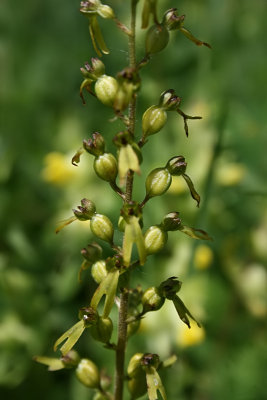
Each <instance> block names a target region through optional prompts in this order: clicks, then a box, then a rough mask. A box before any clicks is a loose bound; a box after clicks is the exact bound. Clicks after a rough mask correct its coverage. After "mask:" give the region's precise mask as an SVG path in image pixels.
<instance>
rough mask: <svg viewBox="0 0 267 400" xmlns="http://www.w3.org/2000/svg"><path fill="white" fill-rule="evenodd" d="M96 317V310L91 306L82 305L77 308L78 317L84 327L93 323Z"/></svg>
mask: <svg viewBox="0 0 267 400" xmlns="http://www.w3.org/2000/svg"><path fill="white" fill-rule="evenodd" d="M98 318H99V317H98V312H97V311H96V310H95V309H94V308H92V307H83V308H81V309H80V310H79V319H80V320H83V321H84V326H85V327H86V328H89V326H93V325H95V324H96V322H97V320H98Z"/></svg>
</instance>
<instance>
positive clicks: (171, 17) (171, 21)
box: [163, 8, 185, 31]
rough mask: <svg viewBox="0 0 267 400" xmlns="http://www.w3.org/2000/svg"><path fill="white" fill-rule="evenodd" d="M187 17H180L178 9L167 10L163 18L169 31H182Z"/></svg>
mask: <svg viewBox="0 0 267 400" xmlns="http://www.w3.org/2000/svg"><path fill="white" fill-rule="evenodd" d="M184 19H185V15H181V16H179V15H178V12H177V8H171V9H170V10H167V11H166V12H165V14H164V17H163V24H164V26H166V28H167V29H168V30H169V31H173V30H177V29H180V28H181V27H182V26H183V22H184Z"/></svg>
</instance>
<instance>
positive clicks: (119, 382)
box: [114, 0, 137, 400]
mask: <svg viewBox="0 0 267 400" xmlns="http://www.w3.org/2000/svg"><path fill="white" fill-rule="evenodd" d="M136 4H137V1H136V0H131V34H130V35H129V60H130V63H129V67H130V68H132V69H136V53H135V24H136ZM135 115H136V96H133V98H132V100H131V102H130V104H129V113H128V116H129V132H130V134H131V135H132V137H134V130H135V121H136V118H135ZM133 179H134V172H133V171H131V170H130V171H128V174H127V178H126V190H125V198H124V202H125V203H129V202H130V201H131V200H132V191H133ZM126 275H127V281H126V282H125V284H124V287H123V289H122V291H121V295H120V306H119V321H118V342H117V347H116V376H115V393H114V400H123V387H124V378H125V377H124V364H125V351H126V343H127V322H126V320H127V315H128V297H129V280H130V273H127V274H126Z"/></svg>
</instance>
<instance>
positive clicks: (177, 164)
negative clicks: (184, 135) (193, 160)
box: [166, 156, 187, 176]
mask: <svg viewBox="0 0 267 400" xmlns="http://www.w3.org/2000/svg"><path fill="white" fill-rule="evenodd" d="M186 166H187V163H186V162H185V158H184V156H175V157H172V158H171V159H170V160H169V161H168V162H167V164H166V168H167V169H168V171H169V172H170V174H171V175H173V176H179V175H183V174H184V173H185V171H186Z"/></svg>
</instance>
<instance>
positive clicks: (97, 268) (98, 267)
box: [91, 260, 108, 283]
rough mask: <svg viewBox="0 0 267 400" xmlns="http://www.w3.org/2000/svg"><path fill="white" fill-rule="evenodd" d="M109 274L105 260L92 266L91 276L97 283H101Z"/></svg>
mask: <svg viewBox="0 0 267 400" xmlns="http://www.w3.org/2000/svg"><path fill="white" fill-rule="evenodd" d="M107 274H108V272H107V267H106V262H105V261H104V260H99V261H97V262H95V263H94V264H93V265H92V268H91V275H92V277H93V279H94V281H95V282H96V283H101V282H102V281H103V279H104V278H105V277H106V276H107Z"/></svg>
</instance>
